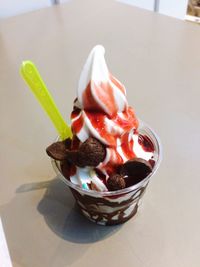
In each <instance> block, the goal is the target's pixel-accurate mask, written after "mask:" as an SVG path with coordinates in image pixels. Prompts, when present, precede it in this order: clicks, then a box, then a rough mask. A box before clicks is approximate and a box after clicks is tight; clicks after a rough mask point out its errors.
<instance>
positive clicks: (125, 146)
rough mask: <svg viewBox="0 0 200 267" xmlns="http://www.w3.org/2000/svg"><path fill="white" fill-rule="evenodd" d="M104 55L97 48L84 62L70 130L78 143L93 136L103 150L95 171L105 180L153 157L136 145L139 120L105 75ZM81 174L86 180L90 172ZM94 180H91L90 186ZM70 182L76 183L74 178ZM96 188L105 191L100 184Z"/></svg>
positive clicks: (115, 83) (119, 87) (120, 87)
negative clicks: (130, 162)
mask: <svg viewBox="0 0 200 267" xmlns="http://www.w3.org/2000/svg"><path fill="white" fill-rule="evenodd" d="M104 53H105V50H104V48H103V46H101V45H97V46H95V47H94V48H93V49H92V51H91V52H90V54H89V56H88V59H87V60H86V63H85V65H84V67H83V70H82V72H81V76H80V80H79V84H78V90H77V99H76V100H75V102H74V110H73V112H72V114H71V121H72V124H71V127H72V131H73V135H74V136H76V137H77V138H78V139H79V141H80V142H84V141H85V140H86V139H88V138H89V137H90V136H92V137H95V138H96V139H98V140H99V141H100V142H102V143H103V144H104V145H105V146H106V157H105V160H104V162H102V163H100V164H99V165H98V166H97V167H96V169H98V170H100V171H101V172H102V173H103V174H104V175H106V177H108V175H110V174H111V173H112V172H113V171H115V169H116V168H117V167H118V166H119V165H120V164H123V163H124V162H126V161H127V160H129V159H131V158H134V157H135V156H138V157H139V156H141V155H142V157H143V158H144V159H147V160H149V159H150V158H151V156H152V153H147V152H145V153H144V151H142V148H141V147H140V146H139V145H138V144H139V143H138V134H137V128H138V120H137V118H136V116H135V113H134V110H133V109H132V108H131V107H130V106H128V103H127V99H126V89H125V87H124V85H123V84H122V83H121V82H119V81H118V80H117V79H116V78H115V77H114V76H113V75H112V74H111V73H110V72H109V71H108V67H107V65H106V62H105V59H104ZM80 169H81V168H78V170H77V173H80V171H81V170H80ZM83 172H86V174H85V176H88V175H89V174H88V173H91V170H89V172H88V171H86V170H83ZM92 173H94V171H92ZM79 176H80V177H81V175H79ZM94 176H95V175H93V178H92V177H91V179H93V180H92V181H93V182H95V179H96V178H95V179H94ZM95 177H96V176H95ZM71 180H73V181H74V180H76V175H75V176H73V177H72V179H71ZM79 180H80V179H79ZM87 180H88V177H87ZM98 188H99V190H101V191H102V190H106V188H105V186H102V187H101V186H99V183H98Z"/></svg>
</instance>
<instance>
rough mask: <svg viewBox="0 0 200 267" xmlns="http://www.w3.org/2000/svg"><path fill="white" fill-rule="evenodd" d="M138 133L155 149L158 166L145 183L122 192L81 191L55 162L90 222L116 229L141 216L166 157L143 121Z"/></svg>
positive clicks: (59, 175)
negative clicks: (148, 190)
mask: <svg viewBox="0 0 200 267" xmlns="http://www.w3.org/2000/svg"><path fill="white" fill-rule="evenodd" d="M138 130H139V134H141V135H146V136H147V137H148V138H149V139H150V140H151V142H152V143H153V145H154V149H155V152H154V160H155V165H154V167H153V170H152V172H151V173H150V174H149V175H148V176H147V177H146V178H145V179H143V180H142V181H140V182H139V183H137V184H135V185H133V186H130V187H127V188H124V189H122V190H117V191H110V192H97V191H93V190H86V189H83V188H80V186H78V185H75V184H73V183H71V182H70V181H69V180H68V179H67V178H65V177H64V176H63V175H62V173H61V169H60V162H58V161H55V160H52V165H53V168H54V170H55V172H56V173H57V175H58V177H59V178H60V179H61V180H62V181H63V182H64V183H65V184H66V185H67V186H69V188H70V190H71V192H72V194H73V196H74V198H75V199H76V202H77V204H78V206H79V208H80V210H81V212H82V214H83V215H84V216H86V217H87V218H88V219H89V220H91V221H93V222H96V223H98V224H101V225H115V224H120V223H124V222H126V221H128V220H129V219H130V218H132V217H133V216H134V215H135V214H136V213H137V210H138V206H139V203H140V200H141V198H142V196H143V195H144V193H145V190H146V187H147V185H148V183H149V180H150V179H151V177H152V176H153V175H154V174H155V172H156V171H157V169H158V167H159V165H160V162H161V157H162V153H161V143H160V140H159V138H158V136H157V135H156V134H155V133H154V131H153V130H151V129H150V127H149V126H147V125H146V124H145V123H143V122H141V121H140V127H139V129H138Z"/></svg>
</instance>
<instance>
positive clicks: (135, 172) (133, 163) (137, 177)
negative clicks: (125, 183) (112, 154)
mask: <svg viewBox="0 0 200 267" xmlns="http://www.w3.org/2000/svg"><path fill="white" fill-rule="evenodd" d="M151 172H152V166H151V164H150V163H149V162H148V161H146V160H144V159H141V158H135V159H131V160H128V161H127V162H126V163H124V164H123V165H122V167H121V169H120V174H121V175H123V176H125V177H126V176H127V178H128V180H130V179H131V180H132V182H131V184H132V185H133V184H136V183H138V182H140V181H141V180H143V179H144V178H145V177H147V176H148V175H149V174H150V173H151Z"/></svg>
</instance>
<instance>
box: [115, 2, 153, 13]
mask: <svg viewBox="0 0 200 267" xmlns="http://www.w3.org/2000/svg"><path fill="white" fill-rule="evenodd" d="M118 2H122V3H124V4H129V5H133V6H137V7H141V8H145V9H148V10H152V11H153V10H154V0H118Z"/></svg>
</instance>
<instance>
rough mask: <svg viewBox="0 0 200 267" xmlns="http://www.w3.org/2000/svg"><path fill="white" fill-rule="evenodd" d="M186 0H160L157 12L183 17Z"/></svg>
mask: <svg viewBox="0 0 200 267" xmlns="http://www.w3.org/2000/svg"><path fill="white" fill-rule="evenodd" d="M187 4H188V0H160V2H159V13H161V14H165V15H168V16H172V17H176V18H180V19H184V17H185V15H186V10H187Z"/></svg>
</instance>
